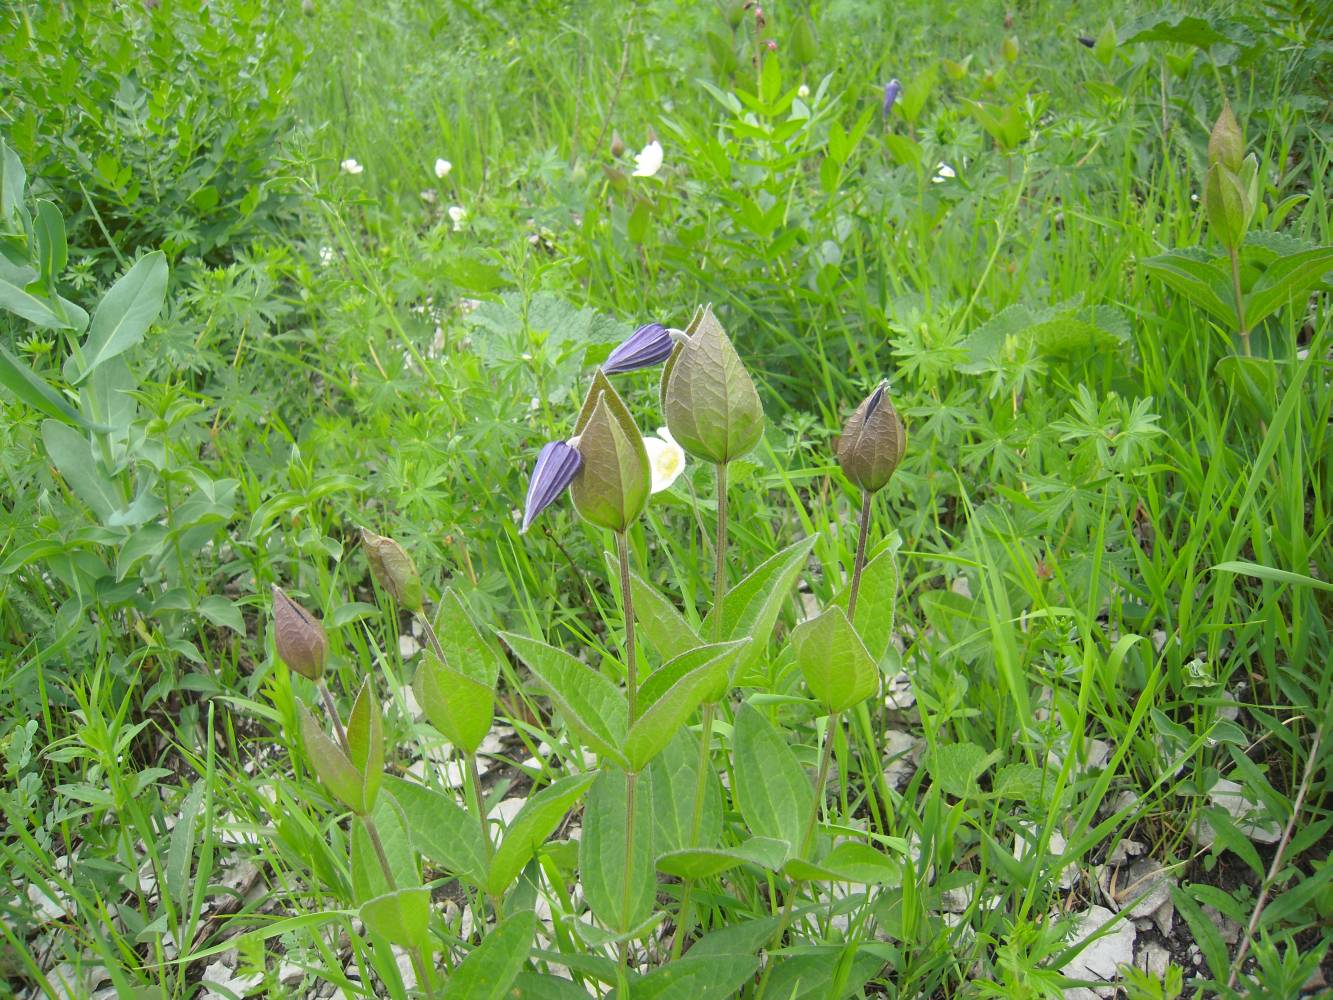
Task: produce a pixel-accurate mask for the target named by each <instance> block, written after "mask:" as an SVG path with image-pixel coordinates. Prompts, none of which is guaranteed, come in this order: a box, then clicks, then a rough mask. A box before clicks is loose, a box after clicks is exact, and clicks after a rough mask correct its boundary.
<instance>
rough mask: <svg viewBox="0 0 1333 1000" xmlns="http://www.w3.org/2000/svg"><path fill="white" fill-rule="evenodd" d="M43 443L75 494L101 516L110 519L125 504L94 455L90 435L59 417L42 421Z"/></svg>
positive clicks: (102, 519)
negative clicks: (77, 429)
mask: <svg viewBox="0 0 1333 1000" xmlns="http://www.w3.org/2000/svg"><path fill="white" fill-rule="evenodd" d="M42 443H43V444H44V445H45V446H46V454H47V457H48V458H50V459H51V463H52V464H53V465H54V466H55V467H56V468H57V469H58V470H59V471H60V475H61V476H62V477H63V478H64V480H65V482H66V483H68V484H69V488H70V489H71V490H73V491H74V495H75V496H77V497H78V498H79V499H80V500H82V501H83V502H84V503H86V504H87V505H88V506H89V507H90V508H92V511H93V513H94V514H96V515H97V518H98V520H100V521H102V522H103V523H106V521H107V519H108V518H110V517H111V515H112V514H113V513H114V512H115V511H116V510H117V509H118V508H119V507H120V506H121V497H120V493H119V492H118V490H117V489H116V484H115V483H114V482H112V480H111V478H110V477H109V476H107V474H106V473H105V472H103V471H102V466H101V465H100V464H99V463H98V461H97V459H96V458H94V457H93V447H92V444H91V442H89V440H88V438H87V436H86V435H84V434H81V433H79V432H78V431H76V430H75V429H74V428H73V427H70V426H69V425H68V424H62V423H60V422H59V421H57V420H43V421H42Z"/></svg>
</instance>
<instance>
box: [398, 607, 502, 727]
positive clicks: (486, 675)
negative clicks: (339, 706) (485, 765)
mask: <svg viewBox="0 0 1333 1000" xmlns="http://www.w3.org/2000/svg"><path fill="white" fill-rule="evenodd" d="M437 619H438V620H437V622H436V625H437V629H436V632H437V635H438V637H439V640H440V647H441V649H442V650H443V652H444V659H443V660H441V659H440V657H439V656H437V655H436V653H435V651H434V650H432V649H427V650H426V653H425V655H424V657H423V658H422V662H421V666H420V667H418V668H417V675H416V677H415V678H414V679H413V682H412V690H413V692H414V693H415V694H416V697H417V702H418V704H420V705H421V710H422V712H424V713H425V716H426V718H427V719H428V720H429V721H430V724H431V725H432V726H434V727H435V728H436V729H438V730H439V731H440V733H441V734H443V736H444V737H445V739H447V740H449V742H450V743H452V744H454V746H456V747H458V748H459V749H460V750H462V751H463V752H464V753H476V752H477V748H478V747H480V746H481V743H482V740H484V739H485V738H486V733H487V732H489V731H490V728H491V721H492V717H493V715H494V710H495V684H496V681H497V680H498V679H499V677H500V659H499V657H500V654H499V652H498V651H497V650H496V649H495V647H494V646H492V645H491V644H490V643H489V642H488V641H487V640H486V639H485V638H484V637H483V636H482V634H481V633H480V632H479V631H478V630H477V627H476V625H474V624H473V622H472V617H471V616H470V615H469V614H468V612H467V608H466V606H465V605H464V604H463V600H462V598H460V597H459V596H458V594H457V593H455V592H454V590H453V589H452V588H450V589H449V590H446V591H445V592H444V596H443V597H442V598H441V599H440V608H439V612H438V615H437Z"/></svg>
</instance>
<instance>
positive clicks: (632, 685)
mask: <svg viewBox="0 0 1333 1000" xmlns="http://www.w3.org/2000/svg"><path fill="white" fill-rule="evenodd" d="M616 555H617V556H618V557H619V558H620V598H621V603H622V604H623V605H624V608H625V695H626V697H627V700H628V701H629V722H630V725H631V726H632V725H634V720H635V719H637V718H638V717H639V713H638V698H639V673H638V665H637V664H636V663H635V657H634V598H633V596H632V595H631V594H630V585H629V544H628V542H626V540H625V533H624V532H623V531H617V532H616Z"/></svg>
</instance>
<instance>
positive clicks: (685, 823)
mask: <svg viewBox="0 0 1333 1000" xmlns="http://www.w3.org/2000/svg"><path fill="white" fill-rule="evenodd" d="M642 780H643V781H644V782H645V783H646V785H647V787H648V789H649V792H648V794H649V795H650V796H651V798H652V802H653V823H654V828H655V830H656V845H657V850H658V852H659V853H662V852H666V851H676V850H681V849H684V848H687V847H693V846H696V845H695V844H691V842H690V826H691V824H692V823H693V821H694V798H695V791H696V788H697V787H698V782H699V741H698V740H697V739H693V738H691V734H690V732H689V730H687V729H681V730H679V731H677V733H676V735H675V736H673V737H672V738H671V740H670V741H668V743H667V745H666V746H665V747H664V748H663V749H662V752H661V753H659V754H658V755H657V756H656V757H655V758H653V762H652V763H651V764H649V765H648V769H647V770H646V771H644V772H643V779H642ZM704 782H705V784H704V797H703V809H702V812H701V814H700V819H699V835H698V842H697V843H698V845H702V846H705V847H708V846H711V845H713V844H716V843H717V842H718V840H719V839H720V838H721V836H722V787H721V784H720V783H719V782H718V779H717V775H716V774H714V773H713V771H712V769H711V767H710V768H709V769H708V771H707V773H706V774H705V775H704Z"/></svg>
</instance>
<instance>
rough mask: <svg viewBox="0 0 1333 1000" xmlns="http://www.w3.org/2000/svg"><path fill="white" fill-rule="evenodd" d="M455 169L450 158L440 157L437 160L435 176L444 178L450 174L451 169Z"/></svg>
mask: <svg viewBox="0 0 1333 1000" xmlns="http://www.w3.org/2000/svg"><path fill="white" fill-rule="evenodd" d="M453 169H454V165H453V164H452V163H450V162H449V161H448V160H445V159H439V160H436V161H435V176H436V177H438V178H439V179H440V180H444V179H445V178H446V177H448V176H449V171H450V170H453Z"/></svg>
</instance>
